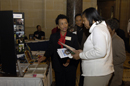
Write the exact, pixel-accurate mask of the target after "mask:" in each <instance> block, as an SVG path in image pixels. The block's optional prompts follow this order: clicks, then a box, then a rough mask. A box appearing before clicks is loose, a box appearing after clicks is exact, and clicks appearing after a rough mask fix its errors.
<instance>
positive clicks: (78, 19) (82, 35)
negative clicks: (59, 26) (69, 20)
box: [69, 14, 90, 86]
mask: <svg viewBox="0 0 130 86" xmlns="http://www.w3.org/2000/svg"><path fill="white" fill-rule="evenodd" d="M75 24H76V25H75V27H74V29H73V28H70V29H69V31H70V32H72V33H74V34H76V35H77V38H78V43H79V48H80V49H82V50H83V45H84V42H85V41H86V39H87V37H88V36H89V34H90V33H89V29H86V28H85V27H84V25H83V21H82V16H81V14H76V15H75ZM80 63H81V60H80ZM81 74H82V67H81V64H80V81H79V86H83V81H84V77H83V76H82V75H81Z"/></svg>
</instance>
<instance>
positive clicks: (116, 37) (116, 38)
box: [113, 35, 124, 44]
mask: <svg viewBox="0 0 130 86" xmlns="http://www.w3.org/2000/svg"><path fill="white" fill-rule="evenodd" d="M113 42H116V43H119V44H120V43H123V44H124V41H123V39H122V38H120V37H119V36H118V35H116V36H115V37H114V38H113Z"/></svg>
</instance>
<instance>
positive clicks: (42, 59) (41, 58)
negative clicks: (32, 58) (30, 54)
mask: <svg viewBox="0 0 130 86" xmlns="http://www.w3.org/2000/svg"><path fill="white" fill-rule="evenodd" d="M45 59H46V57H45V56H43V57H40V58H39V59H38V63H41V61H44V60H45Z"/></svg>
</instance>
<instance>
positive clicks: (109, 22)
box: [106, 19, 119, 31]
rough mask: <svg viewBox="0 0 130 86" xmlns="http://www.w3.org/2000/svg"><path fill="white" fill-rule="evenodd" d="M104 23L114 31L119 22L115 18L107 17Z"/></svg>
mask: <svg viewBox="0 0 130 86" xmlns="http://www.w3.org/2000/svg"><path fill="white" fill-rule="evenodd" d="M106 23H107V25H108V26H109V27H110V28H111V29H112V30H114V29H115V31H116V30H117V29H118V28H119V23H118V22H117V21H116V20H115V19H108V20H107V21H106Z"/></svg>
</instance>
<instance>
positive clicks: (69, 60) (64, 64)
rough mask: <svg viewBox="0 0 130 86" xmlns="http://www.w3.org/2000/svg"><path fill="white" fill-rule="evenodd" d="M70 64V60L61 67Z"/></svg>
mask: <svg viewBox="0 0 130 86" xmlns="http://www.w3.org/2000/svg"><path fill="white" fill-rule="evenodd" d="M69 64H70V59H67V61H66V63H65V64H63V66H65V67H67V66H68V65H69Z"/></svg>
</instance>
